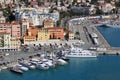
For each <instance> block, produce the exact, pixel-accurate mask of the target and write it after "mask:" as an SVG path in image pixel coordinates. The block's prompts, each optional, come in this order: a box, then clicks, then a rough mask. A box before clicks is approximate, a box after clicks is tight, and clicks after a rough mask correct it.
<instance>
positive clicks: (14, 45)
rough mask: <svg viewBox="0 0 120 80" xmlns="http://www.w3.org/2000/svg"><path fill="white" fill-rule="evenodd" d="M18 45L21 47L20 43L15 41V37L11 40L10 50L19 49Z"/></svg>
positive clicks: (17, 40)
mask: <svg viewBox="0 0 120 80" xmlns="http://www.w3.org/2000/svg"><path fill="white" fill-rule="evenodd" d="M20 45H21V43H20V40H19V39H16V38H15V37H12V38H11V48H17V49H19V48H20Z"/></svg>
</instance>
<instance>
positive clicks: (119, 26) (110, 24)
mask: <svg viewBox="0 0 120 80" xmlns="http://www.w3.org/2000/svg"><path fill="white" fill-rule="evenodd" d="M106 26H108V27H113V28H120V24H115V23H113V24H112V23H109V24H106Z"/></svg>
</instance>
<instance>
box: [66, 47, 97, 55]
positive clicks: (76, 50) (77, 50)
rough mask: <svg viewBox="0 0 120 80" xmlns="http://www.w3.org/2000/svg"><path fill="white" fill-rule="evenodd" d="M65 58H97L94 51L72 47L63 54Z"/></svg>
mask: <svg viewBox="0 0 120 80" xmlns="http://www.w3.org/2000/svg"><path fill="white" fill-rule="evenodd" d="M65 57H97V54H96V53H95V52H94V51H90V50H83V49H82V48H78V47H76V48H74V47H73V48H71V49H70V52H69V53H67V54H65Z"/></svg>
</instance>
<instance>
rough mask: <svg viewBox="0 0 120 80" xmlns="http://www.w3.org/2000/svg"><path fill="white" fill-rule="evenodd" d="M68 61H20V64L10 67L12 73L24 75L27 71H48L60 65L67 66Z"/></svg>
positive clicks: (34, 59)
mask: <svg viewBox="0 0 120 80" xmlns="http://www.w3.org/2000/svg"><path fill="white" fill-rule="evenodd" d="M65 64H67V61H65V60H63V59H45V58H44V59H36V58H33V59H31V60H29V61H20V62H19V64H17V65H15V66H13V67H10V68H9V69H10V71H12V72H15V73H20V74H23V73H24V72H25V71H28V70H31V69H42V70H48V69H49V68H54V67H56V66H58V65H65Z"/></svg>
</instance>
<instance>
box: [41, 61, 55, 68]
mask: <svg viewBox="0 0 120 80" xmlns="http://www.w3.org/2000/svg"><path fill="white" fill-rule="evenodd" d="M42 62H43V63H44V64H46V65H48V66H49V67H54V66H55V65H54V64H53V61H52V60H49V59H43V60H42Z"/></svg>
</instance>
